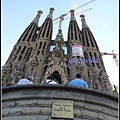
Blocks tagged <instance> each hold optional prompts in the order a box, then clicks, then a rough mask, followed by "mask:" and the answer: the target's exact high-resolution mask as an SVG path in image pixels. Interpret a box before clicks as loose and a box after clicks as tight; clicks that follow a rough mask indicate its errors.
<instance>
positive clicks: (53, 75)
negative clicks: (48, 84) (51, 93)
mask: <svg viewBox="0 0 120 120" xmlns="http://www.w3.org/2000/svg"><path fill="white" fill-rule="evenodd" d="M52 77H53V79H56V81H58V83H59V84H62V80H61V76H60V74H59V72H58V71H54V72H53V73H52Z"/></svg>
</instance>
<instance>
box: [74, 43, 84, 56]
mask: <svg viewBox="0 0 120 120" xmlns="http://www.w3.org/2000/svg"><path fill="white" fill-rule="evenodd" d="M72 56H81V57H83V51H82V46H81V45H78V44H75V45H72Z"/></svg>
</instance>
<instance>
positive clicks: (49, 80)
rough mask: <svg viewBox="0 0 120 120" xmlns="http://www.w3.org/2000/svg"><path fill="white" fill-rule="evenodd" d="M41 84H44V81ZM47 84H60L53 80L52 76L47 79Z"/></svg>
mask: <svg viewBox="0 0 120 120" xmlns="http://www.w3.org/2000/svg"><path fill="white" fill-rule="evenodd" d="M41 83H42V84H44V81H42V82H41ZM45 84H58V83H57V82H56V81H55V80H53V79H52V77H51V76H48V77H47V78H46V83H45Z"/></svg>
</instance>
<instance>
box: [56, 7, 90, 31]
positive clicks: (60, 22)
mask: <svg viewBox="0 0 120 120" xmlns="http://www.w3.org/2000/svg"><path fill="white" fill-rule="evenodd" d="M91 9H92V8H88V9H86V10H83V11H81V12H79V13H76V14H75V16H76V15H78V14H80V13H84V12H87V11H89V10H91ZM68 18H70V17H67V18H65V19H64V18H63V17H62V16H60V21H58V22H55V23H54V24H57V23H59V29H61V28H62V21H63V20H67V19H68Z"/></svg>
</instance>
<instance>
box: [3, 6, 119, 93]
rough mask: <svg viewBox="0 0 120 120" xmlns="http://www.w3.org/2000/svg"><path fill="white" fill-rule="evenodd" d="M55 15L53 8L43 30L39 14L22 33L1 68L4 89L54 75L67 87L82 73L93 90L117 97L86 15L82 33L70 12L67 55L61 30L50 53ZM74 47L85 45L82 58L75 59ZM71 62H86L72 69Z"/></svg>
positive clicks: (39, 12) (75, 65)
mask: <svg viewBox="0 0 120 120" xmlns="http://www.w3.org/2000/svg"><path fill="white" fill-rule="evenodd" d="M53 11H54V8H50V12H49V14H48V16H47V17H46V19H45V21H44V23H43V24H42V25H41V26H40V27H39V26H38V21H39V18H40V16H41V14H42V11H41V10H40V11H38V14H37V15H36V17H35V19H34V20H33V21H32V22H31V23H30V25H29V26H28V27H27V28H26V29H25V31H24V32H23V33H22V35H21V36H20V38H19V40H18V41H17V43H16V44H15V46H14V48H13V50H12V52H11V54H10V56H9V58H8V60H7V62H6V63H5V65H4V66H3V67H2V86H5V85H6V84H10V85H14V84H16V83H17V82H18V81H19V79H21V78H24V77H27V76H28V75H33V76H34V78H35V80H34V83H35V84H38V83H40V82H41V81H42V80H43V79H46V77H47V76H49V75H52V76H53V74H54V75H55V76H57V80H58V83H59V84H68V83H69V82H70V80H72V79H74V78H75V74H76V73H80V74H81V75H82V79H84V80H85V81H86V82H87V83H88V85H89V87H90V88H93V89H99V90H101V91H106V92H108V93H114V94H117V92H115V91H114V92H113V90H112V87H111V84H110V81H109V78H108V77H109V76H108V75H107V73H106V70H105V67H104V63H103V60H102V56H101V54H100V51H99V48H98V45H97V43H96V40H95V38H94V36H93V34H92V32H91V31H90V29H89V27H88V25H87V24H86V21H85V16H84V15H81V16H80V17H81V21H82V30H80V29H79V26H78V24H77V21H76V19H75V16H74V10H70V12H71V18H70V23H69V28H68V39H67V48H66V49H67V54H65V51H64V50H63V44H64V43H65V41H64V38H63V35H62V30H61V29H59V30H58V34H57V35H56V39H55V40H54V45H55V48H54V49H53V51H52V52H50V47H51V43H52V32H53V21H52V14H53ZM75 44H77V45H82V51H83V55H84V56H83V57H82V56H73V55H72V45H75ZM92 58H95V59H98V61H97V62H95V61H94V60H93V59H92ZM69 59H73V60H74V59H76V60H80V59H82V60H83V62H81V63H80V64H78V63H73V64H71V65H69V64H68V60H69ZM88 61H89V62H88Z"/></svg>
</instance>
